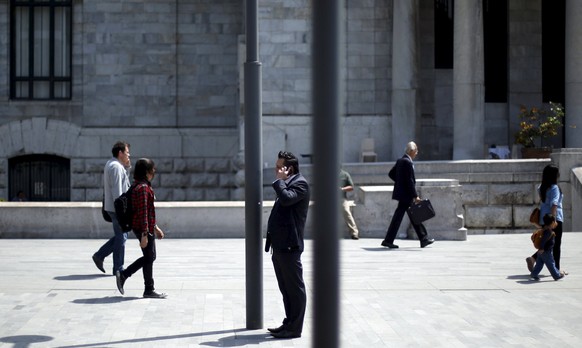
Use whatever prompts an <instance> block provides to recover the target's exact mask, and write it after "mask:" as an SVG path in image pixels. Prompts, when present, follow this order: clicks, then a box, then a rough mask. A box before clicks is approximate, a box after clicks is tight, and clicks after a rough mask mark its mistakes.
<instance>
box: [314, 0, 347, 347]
mask: <svg viewBox="0 0 582 348" xmlns="http://www.w3.org/2000/svg"><path fill="white" fill-rule="evenodd" d="M312 4H313V154H314V157H313V158H314V166H313V174H314V201H315V205H314V207H313V208H314V211H315V212H314V214H313V231H314V233H313V235H314V250H313V255H314V272H313V274H314V276H313V278H314V279H313V283H314V301H313V302H314V303H313V307H314V311H313V318H314V325H313V342H312V346H313V347H317V348H325V347H333V348H336V347H339V326H340V324H339V323H340V320H339V315H340V313H339V292H340V290H339V232H338V231H339V204H340V201H339V189H338V180H339V179H338V174H339V148H340V137H339V127H340V122H339V121H340V115H341V112H342V111H341V98H340V90H341V88H340V85H341V79H340V57H341V54H342V53H341V48H340V41H341V31H340V30H341V18H342V9H343V1H341V0H336V1H313V2H312Z"/></svg>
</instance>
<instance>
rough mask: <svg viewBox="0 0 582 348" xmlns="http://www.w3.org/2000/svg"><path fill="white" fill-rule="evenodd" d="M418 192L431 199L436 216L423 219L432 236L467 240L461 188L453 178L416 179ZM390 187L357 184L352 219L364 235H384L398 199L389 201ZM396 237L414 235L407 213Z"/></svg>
mask: <svg viewBox="0 0 582 348" xmlns="http://www.w3.org/2000/svg"><path fill="white" fill-rule="evenodd" d="M416 185H417V191H418V194H419V195H420V197H421V198H423V199H426V198H428V199H430V201H431V203H432V205H433V207H434V209H435V212H436V216H435V217H434V218H432V219H430V220H428V221H426V223H425V226H426V228H427V230H428V232H429V235H430V236H431V237H432V238H435V239H437V240H467V229H466V228H464V219H463V207H462V200H461V193H462V187H461V185H459V181H458V180H454V179H421V180H417V182H416ZM393 188H394V187H393V186H360V187H358V195H357V196H358V198H357V200H356V206H355V207H354V218H355V219H356V223H357V224H358V228H359V230H360V236H361V237H364V238H384V236H385V234H386V230H387V229H388V225H389V224H390V220H391V219H392V215H393V214H394V211H395V210H396V206H397V204H398V202H397V201H394V200H392V191H393ZM398 237H399V238H403V237H404V238H406V237H408V238H416V233H414V230H413V229H412V225H411V224H410V220H409V219H408V216H405V217H404V219H403V220H402V225H400V229H399V231H398Z"/></svg>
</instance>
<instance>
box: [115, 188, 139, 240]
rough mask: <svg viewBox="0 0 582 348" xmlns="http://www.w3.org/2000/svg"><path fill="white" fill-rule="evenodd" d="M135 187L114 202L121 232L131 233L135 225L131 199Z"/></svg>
mask: <svg viewBox="0 0 582 348" xmlns="http://www.w3.org/2000/svg"><path fill="white" fill-rule="evenodd" d="M134 188H135V186H134V185H131V186H130V187H129V189H128V190H127V191H126V192H125V193H122V194H121V196H119V197H117V198H116V199H115V201H114V202H113V205H114V206H115V215H117V221H118V222H119V225H121V230H122V231H123V232H128V231H131V229H132V226H131V224H132V223H133V207H132V203H131V197H132V194H133V189H134Z"/></svg>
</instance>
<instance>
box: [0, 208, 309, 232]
mask: <svg viewBox="0 0 582 348" xmlns="http://www.w3.org/2000/svg"><path fill="white" fill-rule="evenodd" d="M273 203H274V202H273V201H265V202H264V204H263V232H264V231H266V228H267V219H268V217H269V214H270V212H271V208H272V207H273ZM156 217H157V219H158V221H157V222H158V224H159V226H160V227H161V228H162V229H163V230H164V231H165V232H166V234H167V236H168V238H244V236H245V202H241V201H237V202H157V203H156ZM307 226H308V228H307V231H306V237H307V238H310V237H311V231H310V228H309V226H311V223H310V218H309V217H308V221H307ZM112 235H113V229H112V227H111V224H110V223H108V222H106V221H105V220H103V217H102V215H101V202H23V203H20V202H0V238H55V239H58V238H109V237H111V236H112Z"/></svg>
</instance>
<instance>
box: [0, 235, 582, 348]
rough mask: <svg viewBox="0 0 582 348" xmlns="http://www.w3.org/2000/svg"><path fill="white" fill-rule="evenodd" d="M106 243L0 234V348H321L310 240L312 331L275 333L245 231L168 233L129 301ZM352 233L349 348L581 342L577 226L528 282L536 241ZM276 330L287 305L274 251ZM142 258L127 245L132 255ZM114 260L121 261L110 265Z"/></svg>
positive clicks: (271, 281)
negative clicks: (393, 245) (146, 283)
mask: <svg viewBox="0 0 582 348" xmlns="http://www.w3.org/2000/svg"><path fill="white" fill-rule="evenodd" d="M103 242H104V240H39V239H27V240H15V239H10V240H3V239H0V264H1V265H2V267H0V347H241V346H261V347H310V346H311V339H312V337H313V336H312V335H313V333H312V327H313V325H312V324H313V323H312V320H313V313H312V308H313V306H312V305H313V302H312V298H313V296H312V295H313V293H312V292H313V280H312V276H313V273H312V270H313V266H312V262H313V253H312V245H313V244H312V241H307V242H306V252H305V253H304V255H303V263H304V269H305V280H306V283H307V289H308V308H307V313H306V320H305V326H304V331H303V336H302V337H301V338H298V339H293V340H275V339H273V338H271V337H270V336H269V335H268V334H267V332H266V330H246V329H245V327H246V318H245V316H246V314H245V313H246V312H245V277H244V274H245V270H244V250H245V247H244V245H245V244H244V240H243V239H172V238H167V239H165V240H163V241H160V242H158V244H157V250H158V259H157V260H156V263H155V264H154V277H155V280H156V288H157V289H158V290H160V291H164V292H167V293H168V294H169V297H168V298H167V299H166V300H154V299H143V298H141V295H142V292H143V279H142V276H141V273H136V274H135V275H134V277H132V278H130V279H128V281H127V283H126V287H125V289H126V292H125V296H122V295H120V294H119V293H118V292H117V289H116V286H115V277H113V276H111V275H104V274H102V273H100V272H99V271H98V270H97V269H96V268H95V266H94V265H93V262H92V260H91V255H92V254H93V252H94V251H95V250H97V248H98V247H99V246H100V245H101V244H102V243H103ZM397 244H399V245H400V249H397V250H389V249H385V248H382V247H380V240H379V239H361V240H359V241H352V240H346V239H344V240H341V241H340V247H341V277H342V279H341V296H340V306H341V316H342V317H341V330H340V341H341V345H342V347H367V348H374V347H542V346H551V347H581V346H582V321H581V320H580V316H581V313H582V263H581V262H580V261H579V260H580V259H582V248H581V247H580V245H582V233H565V234H564V238H563V250H562V254H563V256H562V257H563V259H562V265H563V268H564V269H565V270H567V271H568V272H569V273H570V275H568V276H567V277H566V278H565V279H563V280H560V281H554V280H553V279H552V278H551V277H550V275H549V272H548V271H547V270H546V269H544V270H543V271H542V276H543V277H542V279H541V281H539V282H534V281H529V280H528V272H527V269H526V266H525V261H524V258H525V257H526V256H527V255H529V254H531V253H532V252H533V246H532V245H531V242H530V241H529V236H528V235H524V234H511V235H472V236H469V238H468V240H467V241H437V242H436V243H435V244H434V245H432V246H429V247H427V248H425V249H420V248H419V246H418V242H417V241H413V240H398V241H397ZM263 255H264V259H263V275H264V325H265V327H267V326H276V325H278V324H279V323H280V321H281V319H282V317H283V306H282V302H281V296H280V294H279V291H278V288H277V285H276V280H275V276H274V273H273V270H272V266H271V261H270V258H269V255H268V254H266V253H265V254H263ZM138 256H139V249H138V245H137V241H136V240H135V239H130V240H128V244H127V247H126V264H129V262H131V261H133V260H134V259H135V258H137V257H138ZM105 266H106V269H107V270H109V269H110V267H111V258H108V259H107V260H106V263H105Z"/></svg>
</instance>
